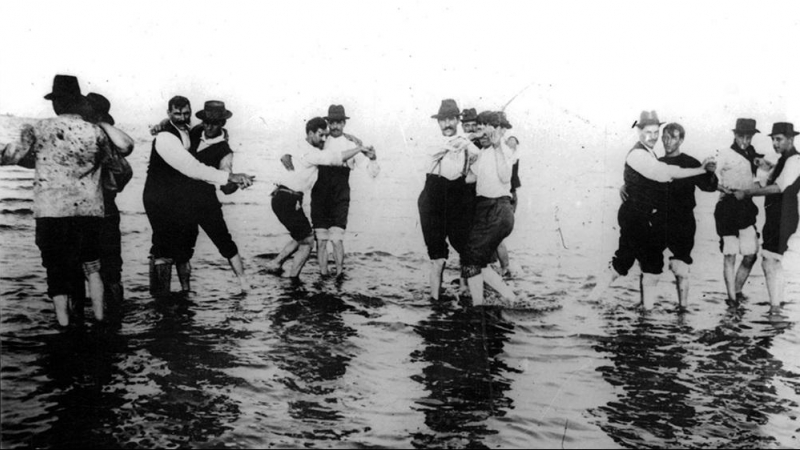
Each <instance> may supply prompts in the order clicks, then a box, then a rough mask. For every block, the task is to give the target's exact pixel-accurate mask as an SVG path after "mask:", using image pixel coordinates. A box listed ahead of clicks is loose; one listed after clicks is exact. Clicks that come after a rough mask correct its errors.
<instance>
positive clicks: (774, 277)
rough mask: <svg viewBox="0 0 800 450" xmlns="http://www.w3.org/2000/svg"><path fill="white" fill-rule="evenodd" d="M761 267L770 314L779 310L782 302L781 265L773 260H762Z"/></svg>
mask: <svg viewBox="0 0 800 450" xmlns="http://www.w3.org/2000/svg"><path fill="white" fill-rule="evenodd" d="M761 266H762V267H763V268H764V278H766V281H767V292H768V293H769V304H770V312H774V311H777V310H778V308H780V306H781V303H782V302H783V285H784V279H783V264H781V261H780V260H778V259H775V258H764V259H763V260H762V261H761Z"/></svg>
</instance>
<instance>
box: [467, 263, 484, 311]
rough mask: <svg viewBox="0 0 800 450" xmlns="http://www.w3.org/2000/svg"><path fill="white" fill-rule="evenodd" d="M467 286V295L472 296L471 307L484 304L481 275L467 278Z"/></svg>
mask: <svg viewBox="0 0 800 450" xmlns="http://www.w3.org/2000/svg"><path fill="white" fill-rule="evenodd" d="M467 284H469V293H470V295H471V296H472V305H473V306H480V305H483V304H484V300H483V273H482V271H481V273H479V274H478V275H475V276H474V277H471V278H467Z"/></svg>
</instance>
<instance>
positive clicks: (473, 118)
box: [461, 108, 478, 122]
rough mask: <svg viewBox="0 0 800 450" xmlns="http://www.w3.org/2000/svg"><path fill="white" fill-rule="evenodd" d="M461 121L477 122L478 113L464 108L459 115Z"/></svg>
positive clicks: (472, 109)
mask: <svg viewBox="0 0 800 450" xmlns="http://www.w3.org/2000/svg"><path fill="white" fill-rule="evenodd" d="M461 121H462V122H477V121H478V111H476V110H475V108H466V109H464V111H463V112H462V113H461Z"/></svg>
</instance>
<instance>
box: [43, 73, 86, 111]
mask: <svg viewBox="0 0 800 450" xmlns="http://www.w3.org/2000/svg"><path fill="white" fill-rule="evenodd" d="M44 98H45V100H51V101H52V102H53V111H55V113H56V114H58V115H61V114H80V115H82V116H84V117H87V116H90V115H91V108H90V107H89V103H88V102H87V100H86V97H84V96H83V95H82V94H81V88H80V86H79V85H78V79H77V78H76V77H74V76H72V75H56V76H55V77H54V78H53V90H52V92H50V93H49V94H47V95H45V96H44Z"/></svg>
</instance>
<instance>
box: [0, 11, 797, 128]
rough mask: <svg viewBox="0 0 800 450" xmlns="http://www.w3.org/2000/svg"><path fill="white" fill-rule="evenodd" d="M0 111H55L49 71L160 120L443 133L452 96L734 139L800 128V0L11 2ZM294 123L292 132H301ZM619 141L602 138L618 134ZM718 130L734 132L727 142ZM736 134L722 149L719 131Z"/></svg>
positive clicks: (529, 124) (573, 118) (134, 118)
mask: <svg viewBox="0 0 800 450" xmlns="http://www.w3.org/2000/svg"><path fill="white" fill-rule="evenodd" d="M0 12H2V16H3V17H4V21H3V24H2V25H0V42H2V46H3V52H2V55H3V59H4V63H3V68H2V69H0V114H3V113H6V114H14V115H18V116H25V117H48V116H51V115H52V108H51V105H50V103H49V102H47V101H45V100H44V99H43V98H42V97H43V96H44V95H45V94H46V93H48V92H50V88H51V86H52V78H53V75H55V74H57V73H62V74H73V75H76V76H78V77H79V79H80V82H81V88H82V90H83V92H84V93H88V92H99V93H101V94H103V95H105V96H106V97H108V98H109V99H110V100H111V103H112V109H111V114H112V115H113V116H114V117H115V118H116V120H117V122H118V123H155V122H157V121H158V120H160V119H161V118H162V117H164V115H165V111H166V102H167V100H168V99H169V98H170V97H172V96H173V95H176V94H181V95H184V96H186V97H188V98H189V99H190V100H191V101H192V104H193V107H194V109H195V110H198V109H199V108H200V107H201V105H202V102H203V101H205V100H209V99H218V100H223V101H225V102H226V104H227V105H228V108H229V109H230V110H232V111H233V112H234V117H233V118H232V119H231V121H230V122H229V126H232V127H242V128H248V127H256V128H259V127H261V129H262V131H266V130H269V131H270V132H275V133H288V132H289V130H292V131H293V130H295V129H299V128H300V127H302V124H303V123H304V121H305V120H307V119H308V118H310V117H313V116H316V115H325V113H326V112H327V107H328V105H330V104H332V103H337V104H343V105H345V108H346V110H347V113H348V115H349V116H351V117H352V118H353V119H354V120H357V121H358V123H359V126H360V127H361V128H362V129H384V128H387V127H399V128H400V129H402V130H412V132H413V131H414V130H418V129H420V128H424V129H431V128H432V129H433V131H434V132H435V131H436V130H435V127H432V125H433V124H432V123H431V119H430V116H431V115H432V114H435V113H436V111H437V109H438V107H439V104H440V102H441V100H442V99H444V98H454V99H456V100H457V101H458V103H459V105H460V106H461V107H462V108H463V107H476V108H478V110H479V111H480V110H483V109H499V108H502V107H503V106H505V105H506V103H507V102H508V101H509V100H510V99H512V98H514V96H515V95H516V96H517V97H516V98H514V100H513V101H512V102H511V103H510V104H509V105H508V106H507V112H508V115H509V117H510V119H511V121H512V123H514V122H516V123H517V124H519V125H520V126H519V127H518V129H519V130H520V132H521V133H523V134H524V133H529V134H534V133H540V134H541V133H550V134H552V135H562V134H563V135H567V136H566V137H564V139H566V140H569V139H571V138H570V137H569V136H568V135H569V134H570V130H571V129H574V128H575V127H576V126H577V127H578V128H577V129H578V130H594V131H595V132H598V133H600V132H602V133H609V132H612V133H623V135H624V137H625V139H628V138H629V136H630V135H629V131H627V130H629V129H630V125H631V124H632V123H633V121H634V120H636V118H638V115H639V112H640V111H642V110H644V109H647V110H657V111H658V113H659V115H660V116H661V117H662V120H668V121H672V120H678V121H682V122H684V124H685V125H686V127H687V130H692V132H695V130H696V132H697V133H701V134H702V133H714V136H716V135H717V134H716V133H722V132H725V133H730V129H731V128H732V127H733V123H734V122H735V119H736V117H754V118H756V119H757V120H758V121H759V126H760V128H761V129H762V131H763V130H765V129H766V130H769V126H770V123H771V122H773V121H794V122H796V123H800V76H798V75H800V73H798V70H797V69H798V58H800V45H799V44H798V43H800V2H796V1H783V2H769V1H766V2H758V3H755V2H742V1H725V2H722V1H707V2H698V1H690V2H684V1H670V2H661V3H658V4H656V3H652V2H634V1H615V2H608V1H593V2H589V1H577V2H576V1H558V2H556V1H541V2H534V1H524V2H523V1H493V2H476V1H459V2H455V1H437V2H422V1H403V2H394V1H380V2H377V1H372V2H367V1H346V0H343V1H338V2H329V1H314V0H311V1H306V2H288V1H287V2H266V1H258V2H256V1H228V2H206V1H192V2H185V1H169V2H154V1H149V0H142V1H136V2H109V1H82V2H73V1H58V2H56V1H36V0H25V1H21V0H12V1H4V2H2V6H0ZM293 127H294V128H293ZM609 130H610V131H609ZM726 136H728V135H727V134H726ZM726 140H727V137H726Z"/></svg>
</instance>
